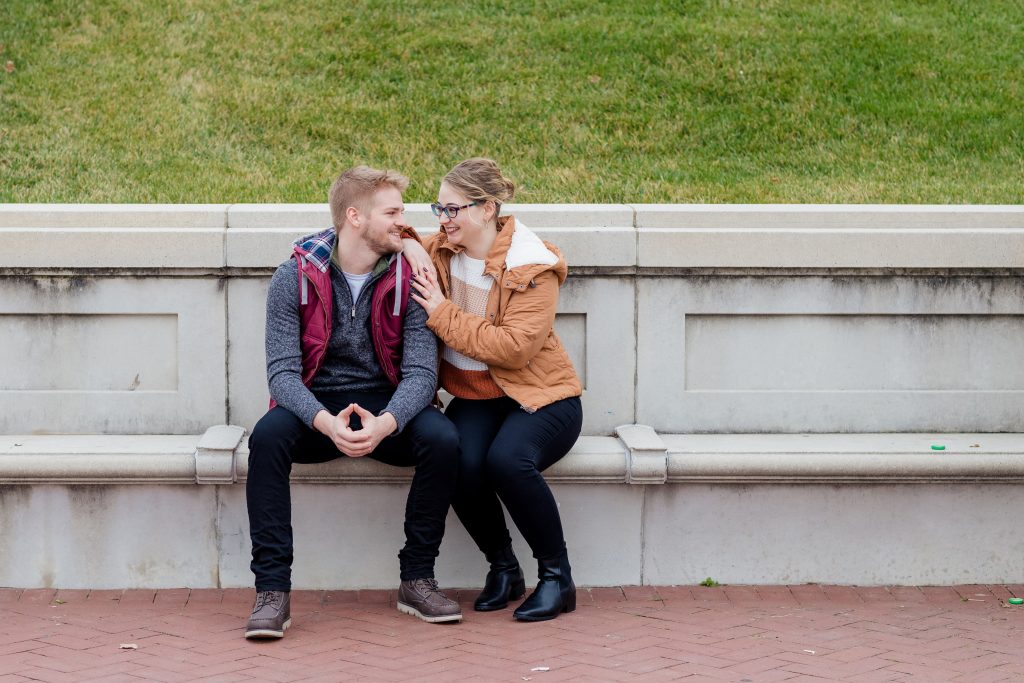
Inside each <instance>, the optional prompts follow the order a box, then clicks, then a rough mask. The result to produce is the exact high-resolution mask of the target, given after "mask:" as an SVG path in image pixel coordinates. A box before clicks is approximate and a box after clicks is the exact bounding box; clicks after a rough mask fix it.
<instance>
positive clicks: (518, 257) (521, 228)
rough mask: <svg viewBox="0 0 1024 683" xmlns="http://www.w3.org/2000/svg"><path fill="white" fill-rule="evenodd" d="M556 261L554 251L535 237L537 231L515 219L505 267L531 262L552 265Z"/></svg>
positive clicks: (514, 266) (509, 267)
mask: <svg viewBox="0 0 1024 683" xmlns="http://www.w3.org/2000/svg"><path fill="white" fill-rule="evenodd" d="M556 263H558V257H557V256H555V254H554V252H552V251H551V250H550V249H548V248H547V247H545V246H544V242H543V241H542V240H541V239H540V238H539V237H537V233H535V232H534V231H533V230H530V229H529V228H528V227H526V226H525V225H523V224H522V223H520V222H519V220H518V219H517V220H516V224H515V232H513V233H512V243H511V244H509V247H508V253H506V254H505V268H506V269H507V270H512V269H513V268H518V267H520V266H527V265H533V264H537V265H543V266H553V265H555V264H556Z"/></svg>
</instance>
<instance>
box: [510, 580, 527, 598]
mask: <svg viewBox="0 0 1024 683" xmlns="http://www.w3.org/2000/svg"><path fill="white" fill-rule="evenodd" d="M524 595H526V580H525V579H519V580H518V581H515V582H513V583H512V587H511V588H509V589H508V599H509V600H518V599H519V598H521V597H523V596H524Z"/></svg>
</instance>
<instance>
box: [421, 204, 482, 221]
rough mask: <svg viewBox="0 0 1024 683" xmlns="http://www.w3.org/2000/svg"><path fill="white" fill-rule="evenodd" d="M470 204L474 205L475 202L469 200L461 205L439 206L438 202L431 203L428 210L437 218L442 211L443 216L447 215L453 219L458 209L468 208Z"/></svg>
mask: <svg viewBox="0 0 1024 683" xmlns="http://www.w3.org/2000/svg"><path fill="white" fill-rule="evenodd" d="M471 206H476V202H470V203H469V204H463V205H462V206H441V205H440V204H431V205H430V212H431V213H432V214H434V215H435V216H437V217H438V218H440V217H441V214H442V213H443V214H444V215H445V216H448V218H452V219H454V218H455V217H456V216H458V215H459V211H462V210H463V209H468V208H469V207H471Z"/></svg>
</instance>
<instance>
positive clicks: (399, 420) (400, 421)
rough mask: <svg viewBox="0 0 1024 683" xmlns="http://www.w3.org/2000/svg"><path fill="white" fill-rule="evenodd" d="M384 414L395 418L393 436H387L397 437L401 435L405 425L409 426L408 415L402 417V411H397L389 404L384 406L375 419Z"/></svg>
mask: <svg viewBox="0 0 1024 683" xmlns="http://www.w3.org/2000/svg"><path fill="white" fill-rule="evenodd" d="M384 413H391V416H392V417H394V418H395V424H397V425H398V426H397V427H396V428H395V431H394V433H393V434H389V435H388V436H397V435H399V434H401V433H402V430H403V429H405V425H407V424H409V419H410V418H409V416H408V415H403V414H402V411H401V410H400V409H398V408H397V407H395V406H392V405H390V404H389V405H387V406H385V408H384V410H382V411H380V412H379V413H377V417H380V416H381V415H383V414H384Z"/></svg>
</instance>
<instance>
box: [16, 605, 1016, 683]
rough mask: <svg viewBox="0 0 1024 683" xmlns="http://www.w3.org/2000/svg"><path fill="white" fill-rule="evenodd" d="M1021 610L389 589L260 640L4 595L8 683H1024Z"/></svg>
mask: <svg viewBox="0 0 1024 683" xmlns="http://www.w3.org/2000/svg"><path fill="white" fill-rule="evenodd" d="M472 595H473V594H472V592H469V591H464V592H462V593H461V594H460V598H461V599H463V600H465V601H468V600H471V599H472ZM1015 595H1024V586H956V587H952V588H950V587H943V588H933V587H921V588H913V587H911V588H889V589H885V588H851V587H841V586H817V585H804V586H789V587H787V586H768V587H765V586H758V587H750V586H725V587H720V588H703V587H699V586H696V587H658V588H654V587H625V588H623V589H619V588H595V589H591V590H589V591H587V590H581V591H580V595H579V598H580V600H579V603H580V604H579V609H577V611H576V612H574V613H573V614H569V615H563V616H562V617H560V618H558V619H556V620H554V621H550V622H544V623H539V624H519V623H515V622H513V621H512V615H511V611H509V610H503V611H500V612H491V613H487V614H481V613H476V612H473V611H472V608H471V606H470V605H468V604H467V605H466V611H465V615H466V616H465V619H464V621H463V622H462V623H461V624H449V625H430V624H426V623H423V622H421V621H419V620H417V619H415V618H413V617H409V616H406V615H403V614H400V613H398V611H397V610H395V609H394V594H393V592H391V591H361V592H345V593H331V592H327V593H324V592H315V591H302V592H296V593H294V594H293V602H292V620H293V626H292V628H291V629H290V630H289V631H288V634H287V636H286V637H285V639H284V640H283V641H276V642H256V643H253V642H247V641H245V640H244V639H243V638H242V626H243V624H244V623H245V619H246V617H247V616H248V612H249V608H250V606H251V603H252V597H253V594H252V591H245V590H226V591H221V590H193V591H189V590H187V589H182V590H161V591H124V592H122V591H91V592H90V591H64V590H62V591H53V590H25V591H21V590H13V589H0V682H7V681H30V680H31V681H51V682H53V683H57V682H60V681H86V680H96V681H104V682H111V681H140V680H147V681H168V682H171V681H194V680H199V679H202V680H204V681H242V680H266V681H306V680H308V681H342V680H384V681H410V680H437V681H441V680H500V681H534V682H536V683H550V682H553V681H565V680H579V681H601V680H608V681H614V680H675V679H682V678H689V680H694V681H698V680H708V681H719V680H722V681H751V682H758V683H760V682H768V681H783V680H787V681H799V680H816V681H821V680H844V681H904V680H920V681H929V682H930V681H944V680H958V681H1001V680H1024V606H1020V607H1017V606H1012V605H1009V604H1007V603H1006V599H1007V598H1009V597H1012V596H1015ZM125 645H131V646H135V647H133V648H125V647H124V646H125Z"/></svg>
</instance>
